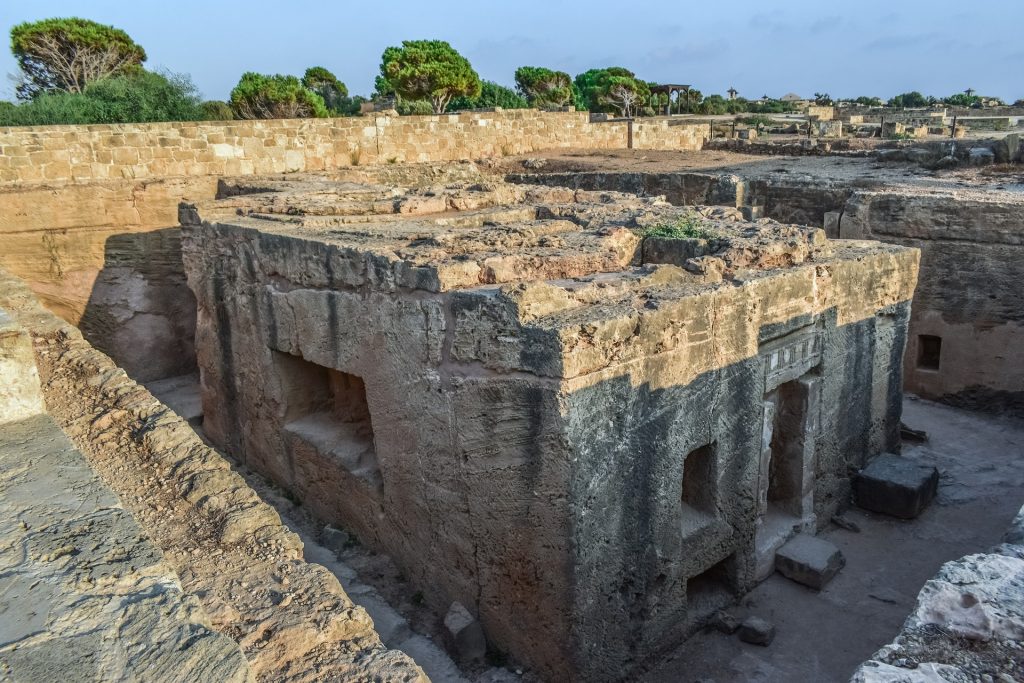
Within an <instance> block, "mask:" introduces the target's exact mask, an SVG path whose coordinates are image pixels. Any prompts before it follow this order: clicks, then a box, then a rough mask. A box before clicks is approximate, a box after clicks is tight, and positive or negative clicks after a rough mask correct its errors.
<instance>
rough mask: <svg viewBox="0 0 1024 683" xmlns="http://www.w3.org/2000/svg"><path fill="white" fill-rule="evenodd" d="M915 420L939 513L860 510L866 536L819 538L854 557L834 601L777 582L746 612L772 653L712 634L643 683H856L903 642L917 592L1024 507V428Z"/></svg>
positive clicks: (968, 419)
mask: <svg viewBox="0 0 1024 683" xmlns="http://www.w3.org/2000/svg"><path fill="white" fill-rule="evenodd" d="M904 422H905V423H906V424H908V425H909V426H910V427H912V428H914V429H923V430H925V431H926V432H927V433H928V436H929V440H928V441H927V442H925V443H921V444H905V445H904V447H903V454H904V455H905V456H907V457H909V458H913V459H915V460H918V461H921V462H925V463H931V464H934V465H935V466H936V467H938V468H939V471H940V473H941V479H940V483H939V495H938V498H937V499H936V501H935V502H934V503H932V505H931V507H929V508H928V509H927V510H926V511H925V512H924V513H923V514H922V515H921V516H920V517H919V518H918V519H916V520H913V521H901V520H897V519H894V518H889V517H885V516H883V515H877V514H873V513H869V512H865V511H862V510H858V509H856V508H853V509H851V510H850V511H848V512H847V513H846V514H845V515H844V518H845V519H848V520H850V521H852V522H854V523H855V524H856V525H857V526H859V527H860V532H859V533H855V532H853V531H847V530H845V529H840V528H838V527H835V526H832V527H830V528H829V529H827V530H825V531H824V532H822V534H820V535H821V536H822V537H824V538H826V539H828V540H829V541H831V542H832V543H834V544H835V545H837V546H838V547H839V548H840V549H841V550H842V552H843V555H844V556H845V557H846V567H845V568H844V569H843V570H842V571H841V572H840V573H839V575H838V576H837V577H836V578H835V579H834V580H833V581H832V583H830V584H829V585H828V586H826V587H825V589H824V590H823V591H821V592H820V593H818V592H815V591H813V590H811V589H809V588H805V587H803V586H801V585H799V584H796V583H794V582H792V581H789V580H788V579H785V578H783V577H782V576H780V575H778V574H775V575H773V576H771V577H769V579H768V580H767V581H765V582H764V583H762V584H761V585H760V586H758V587H757V588H756V589H755V590H754V591H753V592H751V593H750V594H748V595H747V596H746V597H745V598H744V599H743V600H742V601H741V605H740V613H741V614H743V615H746V614H750V615H756V616H760V617H763V618H766V619H768V620H769V621H771V622H772V623H773V624H774V625H775V628H776V631H777V635H776V637H775V640H774V642H773V643H772V644H771V645H770V646H769V647H760V646H757V645H748V644H746V643H742V642H740V641H739V639H738V638H737V637H736V636H728V635H724V634H722V633H719V632H717V631H713V630H712V631H705V632H702V633H700V634H698V635H697V636H695V637H694V638H692V639H690V640H689V641H688V642H686V643H685V644H683V645H682V646H681V647H680V648H679V649H678V650H677V651H675V652H673V653H672V654H671V655H669V656H668V657H666V658H665V659H664V660H662V661H661V663H660V664H658V665H656V666H654V667H653V668H652V669H651V670H650V671H649V672H648V674H647V675H645V676H643V677H642V678H641V679H640V680H643V681H646V682H650V683H669V682H671V683H690V682H695V681H702V682H708V681H714V682H715V683H726V682H729V681H744V682H751V683H755V682H772V683H776V682H779V683H781V682H783V681H785V682H790V681H815V682H816V683H831V682H833V681H847V680H849V678H850V675H851V674H852V673H853V671H854V669H856V667H857V666H858V665H859V664H860V663H861V662H863V661H864V660H866V659H868V658H869V657H870V656H871V654H872V653H873V652H875V651H876V650H877V649H878V648H880V647H881V646H882V645H885V644H886V643H888V642H890V641H891V640H892V639H893V638H894V637H895V636H896V634H897V632H898V631H899V629H900V626H901V625H902V624H903V621H904V619H905V618H906V617H907V615H908V614H909V613H910V611H911V609H912V607H913V605H914V601H915V598H916V596H917V593H918V591H919V590H920V589H921V587H922V586H923V584H924V583H925V581H927V580H928V579H929V578H931V577H932V575H933V574H935V572H936V571H937V570H938V569H939V567H940V566H941V565H942V564H943V563H944V562H947V561H949V560H953V559H956V558H959V557H962V556H964V555H968V554H971V553H974V552H978V551H981V550H984V549H986V548H988V547H990V546H992V545H995V544H996V543H997V542H998V541H999V539H1000V537H1001V536H1002V534H1003V532H1004V531H1005V530H1006V529H1007V527H1008V526H1009V525H1010V521H1011V520H1012V519H1013V516H1014V515H1015V514H1016V513H1017V511H1018V509H1019V508H1020V507H1021V504H1022V503H1024V467H1021V463H1022V461H1024V421H1022V420H1016V419H1013V418H1006V417H994V416H988V415H983V414H980V413H970V412H967V411H963V410H959V409H956V408H950V407H947V406H943V405H940V404H937V403H931V402H928V401H922V400H913V399H912V398H908V399H907V400H906V401H905V402H904Z"/></svg>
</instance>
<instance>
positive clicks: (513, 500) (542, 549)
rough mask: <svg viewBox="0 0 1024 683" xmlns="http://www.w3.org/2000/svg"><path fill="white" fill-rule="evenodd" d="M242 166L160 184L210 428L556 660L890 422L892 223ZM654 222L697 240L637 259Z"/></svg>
mask: <svg viewBox="0 0 1024 683" xmlns="http://www.w3.org/2000/svg"><path fill="white" fill-rule="evenodd" d="M236 190H237V191H235V192H232V193H230V194H231V195H232V196H230V197H226V198H225V199H223V200H218V201H215V202H210V203H206V204H201V205H199V206H198V207H196V206H183V208H182V213H181V215H182V218H183V221H184V223H185V225H184V226H183V248H184V258H185V263H186V270H187V272H188V277H189V283H190V285H191V287H192V288H193V290H194V292H195V294H196V299H197V302H198V311H199V314H198V324H197V352H198V356H199V364H200V367H201V369H202V376H203V400H204V407H205V416H206V418H205V424H204V428H205V430H206V432H207V434H209V435H210V437H211V438H212V439H213V440H214V441H215V442H216V443H217V444H218V445H220V446H222V447H224V448H226V449H227V450H229V451H230V452H232V453H233V454H236V455H237V456H238V457H240V458H242V459H243V460H244V461H245V463H246V464H247V465H248V466H249V467H252V468H254V469H256V470H258V471H260V472H262V473H264V474H266V475H268V476H270V477H272V478H273V479H274V480H275V481H277V482H278V483H279V484H280V485H282V486H283V487H285V488H286V489H288V490H289V491H291V492H292V493H293V494H294V495H295V496H297V497H298V498H299V499H301V500H302V501H303V502H304V504H305V505H307V506H308V507H309V508H310V509H311V510H312V511H313V512H314V513H315V514H316V515H317V516H318V517H320V518H321V519H322V520H324V521H325V522H328V523H336V524H339V525H341V526H343V527H344V528H345V529H347V530H350V531H352V532H354V533H355V534H356V535H357V536H358V537H359V539H360V540H361V541H363V542H364V543H367V544H369V545H371V546H374V547H376V548H379V549H381V550H384V551H387V552H388V553H389V554H390V555H391V556H392V557H393V558H394V559H395V561H396V562H397V563H398V564H399V565H400V566H401V567H402V568H403V571H404V573H405V574H406V575H407V576H409V577H410V579H412V580H413V581H414V582H415V583H417V584H419V585H420V586H421V587H422V588H423V593H424V596H425V598H426V600H427V601H428V602H429V603H431V604H432V605H433V607H434V608H435V609H436V610H437V611H438V613H441V614H444V613H446V611H447V610H448V609H449V606H450V605H451V604H452V603H454V602H458V603H460V604H461V605H463V606H464V607H465V610H466V612H467V614H468V615H469V616H470V617H471V618H475V619H478V620H479V622H480V623H481V624H482V626H483V628H484V630H485V632H486V635H487V637H488V639H489V640H490V641H491V642H492V644H494V645H495V646H496V647H497V648H498V649H500V650H504V651H507V652H510V653H511V654H512V655H513V656H514V657H516V658H519V659H522V660H523V661H525V662H526V663H528V664H530V665H532V666H534V667H536V668H537V669H539V670H540V671H541V672H542V673H543V674H544V675H546V676H548V677H550V678H552V679H557V680H608V679H617V678H621V677H625V676H628V675H629V674H630V672H631V671H633V669H634V668H635V667H636V666H637V665H638V664H640V663H641V660H642V658H643V653H645V652H653V651H656V650H657V648H658V647H659V646H661V645H663V644H665V643H667V642H678V640H679V639H680V638H681V637H684V636H685V635H686V634H687V633H689V632H691V631H692V630H693V629H695V628H697V627H698V626H699V625H700V624H701V623H703V621H704V620H705V619H706V618H708V617H710V616H711V615H712V614H714V613H715V612H716V611H717V610H718V609H719V608H720V607H721V606H722V605H723V604H725V603H727V602H728V601H730V600H731V599H732V596H733V595H734V594H736V593H738V592H742V591H744V590H746V589H747V588H748V587H750V586H751V585H752V583H753V582H754V580H755V572H756V566H757V564H758V561H759V559H763V558H762V557H761V556H762V555H765V554H766V553H770V554H769V555H767V557H769V558H771V557H772V556H773V555H774V551H775V549H776V548H777V547H778V544H781V542H784V541H785V534H782V535H780V534H778V533H776V531H774V530H775V529H777V528H778V526H777V524H776V520H778V519H782V520H784V521H785V520H790V521H791V522H792V524H790V527H789V528H792V527H794V526H797V527H802V528H804V529H813V528H814V527H815V525H816V520H817V519H823V520H825V519H828V518H829V517H830V515H831V513H832V512H833V511H834V509H835V507H836V506H837V504H838V502H839V500H840V499H842V498H844V497H845V496H846V495H847V494H848V490H849V480H848V475H847V471H848V468H850V467H860V466H862V465H863V464H864V460H865V458H867V457H869V456H870V455H872V454H875V453H878V452H880V451H882V450H885V449H886V448H890V447H892V446H893V445H895V443H896V439H897V435H898V428H899V412H900V407H899V406H900V403H899V397H900V391H899V386H900V383H899V373H900V359H901V358H902V354H903V348H904V343H905V333H906V321H907V318H908V316H909V299H910V296H911V293H912V291H913V287H914V283H915V278H916V273H917V254H916V252H915V251H913V250H908V249H903V248H899V247H887V246H882V245H879V244H877V243H872V242H844V243H832V242H828V241H827V240H825V239H824V236H823V234H822V233H821V231H820V230H814V229H806V228H799V227H794V226H787V225H782V224H779V223H776V222H774V221H768V220H765V221H758V222H754V223H747V222H743V221H741V220H739V219H738V216H737V215H736V213H735V212H731V213H730V212H721V211H715V210H708V211H704V210H697V212H696V213H697V215H696V216H694V215H692V214H693V212H692V211H690V210H683V209H678V208H675V207H671V206H669V205H667V204H666V203H665V202H663V201H661V200H660V199H640V198H637V197H630V196H625V195H618V194H615V193H607V192H586V191H575V190H566V189H558V188H551V189H549V188H539V187H530V186H505V185H502V184H496V183H489V184H476V185H473V184H460V183H449V184H446V185H444V186H430V185H427V186H419V187H417V188H413V189H411V190H409V191H399V192H396V191H395V190H393V189H391V188H381V187H376V186H373V185H367V184H356V185H353V184H347V185H346V184H343V183H335V182H328V181H324V180H320V181H317V180H316V179H314V178H309V177H307V178H303V179H298V180H288V181H282V180H273V179H261V180H259V181H258V182H253V183H252V187H251V188H250V190H251V191H247V190H245V188H242V187H236ZM655 229H657V231H658V232H663V231H666V230H667V231H668V232H670V233H672V234H681V235H682V236H683V239H682V240H681V241H682V242H687V243H688V244H689V242H690V241H693V242H700V241H703V242H706V243H705V244H703V245H689V247H693V248H689V247H687V248H685V249H674V248H665V249H661V250H659V252H658V253H660V254H662V257H660V258H659V259H658V260H659V261H660V262H659V263H652V262H649V261H648V260H647V258H646V256H645V254H647V253H649V252H648V250H647V248H646V247H645V241H646V240H647V239H650V238H645V235H646V234H647V233H648V232H650V231H652V230H655ZM687 235H696V237H687ZM698 252H699V253H698ZM701 259H703V260H701ZM773 437H774V438H773ZM772 463H774V464H772ZM780 516H781V517H780ZM784 527H785V524H783V528H784ZM780 539H781V540H780ZM524 625H529V627H528V628H526V627H524Z"/></svg>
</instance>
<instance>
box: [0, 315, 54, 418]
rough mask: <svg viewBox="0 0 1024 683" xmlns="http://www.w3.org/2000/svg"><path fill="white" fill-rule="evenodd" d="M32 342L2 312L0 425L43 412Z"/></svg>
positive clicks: (0, 335)
mask: <svg viewBox="0 0 1024 683" xmlns="http://www.w3.org/2000/svg"><path fill="white" fill-rule="evenodd" d="M43 410H44V408H43V395H42V393H40V391H39V373H38V371H37V370H36V361H35V357H34V355H33V353H32V340H31V338H30V337H29V335H28V332H26V331H25V330H24V329H23V328H22V327H21V326H20V325H18V324H17V323H16V322H15V321H14V320H13V319H12V318H11V317H10V315H9V314H8V313H7V312H6V311H4V310H3V309H2V308H0V424H3V423H5V422H16V421H19V420H23V419H25V418H26V417H31V416H32V415H37V414H39V413H41V412H43Z"/></svg>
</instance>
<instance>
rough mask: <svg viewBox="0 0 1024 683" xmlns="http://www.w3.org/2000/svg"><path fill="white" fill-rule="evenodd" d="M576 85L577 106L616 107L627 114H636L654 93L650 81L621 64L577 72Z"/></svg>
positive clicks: (594, 108)
mask: <svg viewBox="0 0 1024 683" xmlns="http://www.w3.org/2000/svg"><path fill="white" fill-rule="evenodd" d="M574 85H575V86H576V107H577V109H586V110H587V111H609V110H614V111H618V112H619V113H620V114H621V115H623V116H632V115H633V114H634V113H636V112H637V111H638V110H639V108H641V107H643V106H644V105H645V104H647V100H648V99H649V98H650V95H651V91H650V89H649V88H648V86H647V83H645V82H644V81H641V80H639V79H638V78H637V77H636V75H635V74H634V73H633V72H632V71H630V70H629V69H625V68H623V67H621V66H612V67H608V68H605V69H591V70H590V71H585V72H583V73H581V74H579V75H578V76H576V80H575V81H574Z"/></svg>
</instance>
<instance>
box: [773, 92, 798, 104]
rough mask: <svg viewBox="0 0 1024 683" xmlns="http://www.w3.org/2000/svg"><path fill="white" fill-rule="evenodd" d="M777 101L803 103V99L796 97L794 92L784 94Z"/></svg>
mask: <svg viewBox="0 0 1024 683" xmlns="http://www.w3.org/2000/svg"><path fill="white" fill-rule="evenodd" d="M779 99H780V100H782V101H783V102H803V100H804V98H802V97H800V96H799V95H797V94H796V93H794V92H791V93H786V94H785V95H783V96H782V97H780V98H779Z"/></svg>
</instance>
